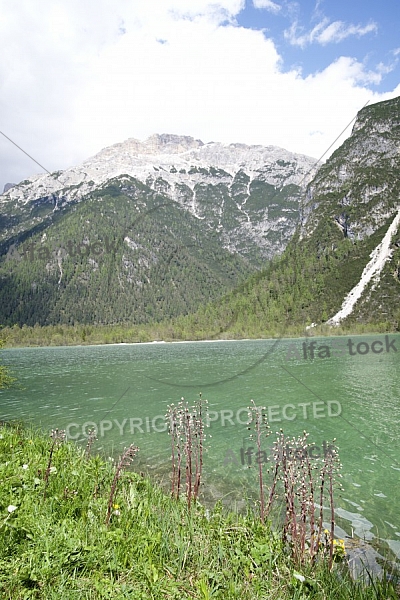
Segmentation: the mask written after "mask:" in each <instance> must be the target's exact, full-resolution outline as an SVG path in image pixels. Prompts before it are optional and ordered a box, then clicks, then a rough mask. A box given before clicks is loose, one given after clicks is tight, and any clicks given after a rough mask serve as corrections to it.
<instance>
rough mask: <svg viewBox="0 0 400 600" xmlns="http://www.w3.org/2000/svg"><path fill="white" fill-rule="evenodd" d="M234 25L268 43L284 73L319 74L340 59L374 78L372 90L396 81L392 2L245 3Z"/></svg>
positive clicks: (397, 22) (397, 6) (397, 17)
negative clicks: (348, 60) (356, 63)
mask: <svg viewBox="0 0 400 600" xmlns="http://www.w3.org/2000/svg"><path fill="white" fill-rule="evenodd" d="M257 4H258V5H259V6H260V8H257ZM262 6H265V8H262ZM275 7H276V8H275ZM236 20H237V23H238V25H239V26H241V27H246V28H251V29H255V30H260V31H263V32H264V35H265V36H266V37H267V38H271V39H273V41H274V43H275V45H276V48H277V50H278V52H279V54H280V56H281V57H282V60H283V65H284V68H285V69H293V68H299V69H301V72H302V74H303V76H307V75H310V74H313V73H315V72H317V71H322V70H323V69H324V68H326V67H327V66H328V65H329V64H330V63H332V62H333V61H334V60H335V59H336V58H337V57H338V56H340V55H342V56H351V57H353V58H355V59H357V60H358V61H360V62H361V63H363V64H364V65H365V67H366V68H367V69H368V70H371V71H372V72H374V73H378V74H379V73H380V74H381V79H380V81H379V82H378V81H377V82H376V84H375V87H376V89H378V90H379V91H381V92H389V91H391V90H392V89H393V88H394V87H396V85H398V83H399V81H400V76H399V75H400V72H399V64H398V60H399V58H400V2H399V1H398V0H379V1H378V0H377V1H371V0H369V1H368V0H335V1H334V2H333V1H326V0H325V1H324V0H319V1H316V0H301V1H300V2H286V1H281V0H276V1H274V2H272V1H271V2H267V1H266V0H258V2H257V0H255V2H253V1H252V0H247V1H246V4H245V7H244V8H243V9H242V10H241V12H240V13H239V14H238V15H237V17H236Z"/></svg>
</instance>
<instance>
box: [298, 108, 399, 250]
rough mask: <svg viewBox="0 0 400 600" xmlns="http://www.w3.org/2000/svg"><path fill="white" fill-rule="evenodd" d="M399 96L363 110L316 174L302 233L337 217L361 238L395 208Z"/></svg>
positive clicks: (353, 236)
mask: <svg viewBox="0 0 400 600" xmlns="http://www.w3.org/2000/svg"><path fill="white" fill-rule="evenodd" d="M399 162H400V98H394V99H393V100H389V101H386V102H379V103H377V104H374V105H372V106H367V107H365V108H364V109H362V110H361V111H360V112H359V113H358V116H357V120H356V122H355V124H354V127H353V131H352V135H351V136H350V137H349V138H348V139H347V140H346V141H345V142H344V144H343V145H342V146H341V147H340V148H339V149H338V150H336V152H334V153H333V154H332V156H331V157H330V159H329V160H328V161H327V162H326V164H325V165H323V166H322V167H321V168H320V169H319V170H318V172H317V174H316V176H315V177H314V179H313V181H312V183H311V184H310V185H309V186H308V189H307V196H306V201H305V202H304V205H303V209H302V235H303V236H309V235H311V234H312V232H313V231H314V230H315V229H316V228H317V227H318V226H319V224H320V223H321V221H323V220H334V221H335V222H336V223H337V225H338V226H339V227H341V228H342V230H343V234H344V235H345V237H349V238H350V239H351V240H362V239H364V238H365V237H367V236H370V235H372V234H373V233H374V232H375V231H376V230H377V229H379V227H380V226H381V225H382V224H383V223H385V222H386V220H387V219H388V218H389V217H394V216H395V214H396V212H397V207H398V202H397V201H398V198H399V195H400V180H399V176H398V173H399Z"/></svg>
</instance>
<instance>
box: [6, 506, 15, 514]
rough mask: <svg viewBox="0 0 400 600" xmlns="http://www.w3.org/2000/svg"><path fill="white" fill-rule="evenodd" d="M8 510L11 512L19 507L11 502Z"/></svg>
mask: <svg viewBox="0 0 400 600" xmlns="http://www.w3.org/2000/svg"><path fill="white" fill-rule="evenodd" d="M7 510H8V512H9V513H12V512H14V510H17V507H16V506H14V504H10V505H9V506H8V507H7Z"/></svg>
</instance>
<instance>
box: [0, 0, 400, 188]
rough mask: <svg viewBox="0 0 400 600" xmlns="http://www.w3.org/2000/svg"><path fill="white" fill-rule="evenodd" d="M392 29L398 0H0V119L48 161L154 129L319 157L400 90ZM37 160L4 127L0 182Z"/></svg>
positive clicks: (69, 160) (399, 49) (23, 174)
mask: <svg viewBox="0 0 400 600" xmlns="http://www.w3.org/2000/svg"><path fill="white" fill-rule="evenodd" d="M398 31H400V1H399V0H379V1H378V0H376V1H375V2H372V1H367V0H364V2H361V1H360V0H347V1H344V0H336V1H335V2H332V1H329V2H328V1H327V0H314V1H311V0H302V1H301V2H300V1H299V2H291V1H290V0H246V1H245V0H212V1H210V0H84V1H82V0H35V2H34V3H33V2H32V1H31V0H19V1H18V2H15V3H11V2H9V0H0V40H1V42H0V43H1V52H0V131H2V132H4V133H5V134H6V135H7V136H8V137H9V138H11V139H13V140H14V141H15V142H16V143H17V144H18V145H19V146H21V147H22V148H23V149H24V150H25V151H26V152H28V153H29V154H30V155H31V156H33V157H34V158H35V159H36V160H37V161H38V162H39V163H40V164H41V165H43V166H44V167H45V168H46V169H47V170H49V171H53V170H58V169H65V168H67V167H69V166H72V165H75V164H79V163H80V162H81V161H83V160H85V159H86V158H88V157H89V156H91V155H93V154H95V153H97V152H98V151H99V150H101V149H102V148H104V147H106V146H109V145H111V144H115V143H118V142H121V141H124V140H125V139H127V138H137V139H140V140H144V139H146V138H147V137H149V136H150V135H152V134H154V133H175V134H180V135H191V136H193V137H195V138H200V139H201V140H203V142H209V141H220V142H224V143H231V142H242V143H247V144H262V145H275V146H280V147H283V148H286V149H287V150H290V151H292V152H298V153H302V154H307V155H309V156H313V157H315V158H319V157H320V156H321V155H322V154H323V153H324V152H325V151H326V150H327V149H328V148H329V146H330V145H331V144H332V142H333V141H334V140H335V138H336V137H337V136H338V135H339V133H340V132H341V131H342V129H343V128H344V127H345V126H346V125H347V124H348V123H349V122H350V121H351V120H352V119H353V118H354V117H355V116H356V114H357V112H358V111H359V110H360V109H361V108H362V107H363V106H364V105H365V104H366V103H367V102H369V103H370V104H372V103H375V102H380V101H382V100H387V99H389V98H393V97H396V96H399V95H400V77H399V75H400V72H399V60H400V36H399V34H398ZM350 133H351V128H349V129H348V130H347V131H346V133H345V135H344V136H343V137H342V138H341V139H340V140H339V141H338V142H336V144H335V145H334V146H333V147H332V148H331V149H330V151H329V152H328V154H327V156H328V155H329V153H330V152H332V151H333V150H334V149H335V148H336V147H337V146H338V145H340V144H341V143H342V142H343V141H344V139H345V137H346V136H348V135H350ZM40 171H41V169H40V167H38V165H36V164H35V163H34V162H32V160H30V159H29V158H28V157H27V156H25V155H24V154H23V153H22V152H21V151H20V150H18V148H16V147H15V146H13V145H12V144H11V143H10V142H9V141H8V140H7V139H6V138H4V137H3V136H0V191H1V190H2V187H3V185H4V183H6V182H18V181H21V180H22V179H25V178H27V177H29V176H30V175H33V174H35V173H38V172H40Z"/></svg>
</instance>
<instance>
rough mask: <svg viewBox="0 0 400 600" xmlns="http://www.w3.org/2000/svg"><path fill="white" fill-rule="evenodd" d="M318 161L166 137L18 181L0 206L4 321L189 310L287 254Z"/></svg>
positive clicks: (106, 319) (158, 315) (150, 315)
mask: <svg viewBox="0 0 400 600" xmlns="http://www.w3.org/2000/svg"><path fill="white" fill-rule="evenodd" d="M314 163H315V161H314V159H312V158H309V157H306V156H302V155H295V154H292V153H290V152H287V151H286V150H283V149H280V148H276V147H273V146H268V147H263V146H247V145H245V144H220V143H216V142H211V143H209V144H204V143H203V142H202V141H200V140H195V139H194V138H191V137H187V136H177V135H169V134H168V135H167V134H163V135H153V136H151V137H150V138H149V139H148V140H146V141H145V142H140V141H138V140H135V139H129V140H126V141H125V142H123V143H120V144H115V145H114V146H111V147H109V148H105V149H104V150H102V151H101V152H99V153H98V154H96V156H94V157H92V158H90V159H88V160H86V161H85V162H84V163H83V164H81V165H79V166H77V167H73V168H71V169H67V170H66V171H59V172H55V173H53V174H52V175H49V174H45V175H38V176H35V177H32V178H30V179H29V180H26V181H23V182H21V183H20V184H19V185H17V186H15V187H13V188H11V189H10V190H8V191H7V192H6V193H5V194H4V195H2V196H1V197H0V208H1V214H2V220H1V222H0V282H3V290H1V289H0V322H2V323H4V324H6V323H7V324H12V323H14V322H18V323H20V324H21V323H27V324H35V323H36V322H37V323H39V324H53V323H58V322H67V323H72V322H79V323H115V322H135V323H144V322H147V321H148V320H154V319H155V320H161V319H164V318H170V317H171V316H177V315H179V314H184V313H189V312H193V311H194V310H196V309H197V308H198V307H199V306H200V305H201V304H205V303H207V302H208V301H210V300H213V299H216V298H219V297H220V296H221V295H223V294H225V293H226V292H227V291H229V290H230V289H232V288H233V287H235V286H237V285H238V283H239V282H242V281H243V280H244V279H245V278H247V277H248V276H249V275H250V274H251V273H254V272H255V271H256V270H257V269H258V268H260V267H261V266H263V265H264V264H265V260H266V259H267V258H270V257H272V256H275V255H277V254H280V253H281V252H282V251H283V250H284V249H285V247H286V245H287V243H288V242H289V239H290V238H291V236H292V234H293V232H294V230H295V228H296V226H297V225H298V222H299V214H300V213H299V208H300V199H301V194H302V191H303V190H304V189H305V184H306V182H307V181H308V180H309V179H310V178H311V171H312V168H313V165H314ZM28 263H29V264H28ZM28 267H29V268H28ZM0 288H1V286H0ZM2 307H3V308H2ZM2 311H3V312H2Z"/></svg>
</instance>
